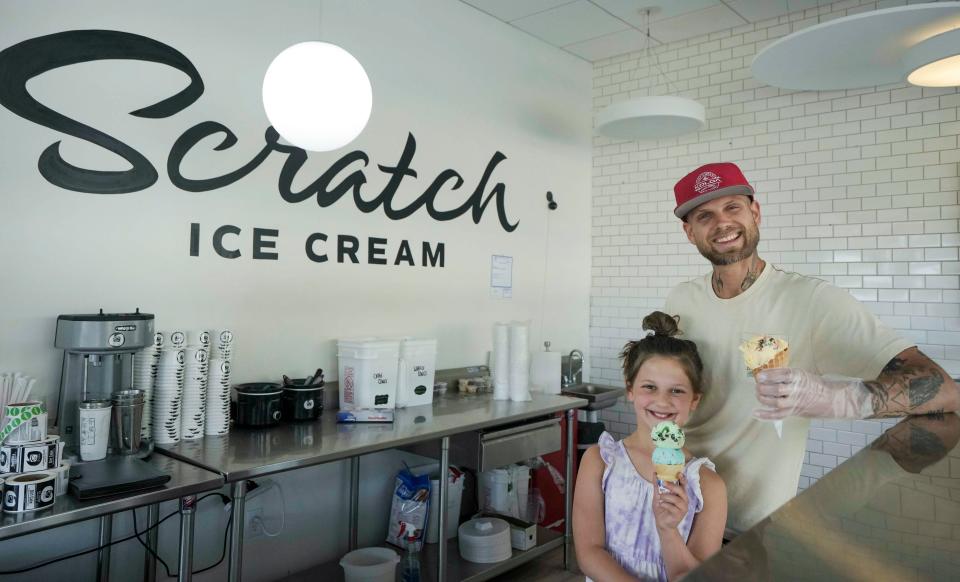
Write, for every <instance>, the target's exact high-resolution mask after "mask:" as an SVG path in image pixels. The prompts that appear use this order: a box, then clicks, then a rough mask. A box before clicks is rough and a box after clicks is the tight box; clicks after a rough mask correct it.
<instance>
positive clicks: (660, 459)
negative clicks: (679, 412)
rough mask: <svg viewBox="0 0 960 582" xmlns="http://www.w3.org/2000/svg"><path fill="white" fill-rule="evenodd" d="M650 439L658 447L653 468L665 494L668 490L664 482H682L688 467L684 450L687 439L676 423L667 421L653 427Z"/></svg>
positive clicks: (654, 451)
mask: <svg viewBox="0 0 960 582" xmlns="http://www.w3.org/2000/svg"><path fill="white" fill-rule="evenodd" d="M650 438H651V439H653V444H654V446H655V447H656V448H654V449H653V466H654V470H655V471H656V473H657V486H658V487H659V488H660V491H661V492H665V491H667V489H666V488H665V487H663V486H662V485H661V483H662V482H670V483H679V482H680V474H681V473H683V468H684V466H685V465H686V459H685V458H684V455H683V450H682V449H683V443H684V441H685V440H686V437H684V435H683V429H681V428H680V427H679V426H677V424H676V423H675V422H673V421H671V420H665V421H663V422H661V423H659V424H658V425H657V426H655V427H653V430H652V431H650Z"/></svg>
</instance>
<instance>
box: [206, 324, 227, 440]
mask: <svg viewBox="0 0 960 582" xmlns="http://www.w3.org/2000/svg"><path fill="white" fill-rule="evenodd" d="M234 339H235V338H234V334H233V332H232V331H230V330H229V329H218V330H215V331H211V332H209V340H210V378H209V382H208V383H207V418H206V427H205V428H204V432H205V434H208V435H211V436H213V435H223V434H227V433H228V432H230V365H231V364H230V362H231V358H232V357H233V344H234Z"/></svg>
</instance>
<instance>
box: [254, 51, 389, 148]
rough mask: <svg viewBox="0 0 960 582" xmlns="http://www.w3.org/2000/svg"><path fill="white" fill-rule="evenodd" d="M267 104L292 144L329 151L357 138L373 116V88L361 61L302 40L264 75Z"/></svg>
mask: <svg viewBox="0 0 960 582" xmlns="http://www.w3.org/2000/svg"><path fill="white" fill-rule="evenodd" d="M263 108H264V111H265V112H266V114H267V118H268V119H269V120H270V123H271V125H273V128H274V129H276V130H277V132H279V133H280V135H281V136H282V137H283V138H284V139H285V140H287V141H288V142H290V143H291V144H293V145H295V146H297V147H299V148H302V149H305V150H310V151H316V152H325V151H330V150H335V149H338V148H341V147H343V146H345V145H347V144H348V143H350V142H351V141H353V140H354V139H355V138H356V137H357V136H358V135H360V132H361V131H363V128H364V127H366V125H367V121H368V120H369V119H370V111H371V109H372V108H373V89H372V88H371V86H370V79H369V78H368V77H367V73H366V71H364V69H363V65H361V64H360V62H359V61H358V60H357V59H356V58H354V56H353V55H351V54H350V53H349V52H347V51H346V50H344V49H342V48H340V47H339V46H337V45H335V44H330V43H326V42H301V43H299V44H295V45H293V46H291V47H289V48H287V49H285V50H284V51H283V52H281V53H280V54H279V55H277V56H276V58H274V59H273V62H271V63H270V66H269V67H268V68H267V73H266V75H264V77H263Z"/></svg>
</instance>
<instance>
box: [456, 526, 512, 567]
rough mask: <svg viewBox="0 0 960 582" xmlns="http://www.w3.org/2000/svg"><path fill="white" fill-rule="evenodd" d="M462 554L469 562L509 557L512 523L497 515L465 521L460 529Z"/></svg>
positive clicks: (483, 562)
mask: <svg viewBox="0 0 960 582" xmlns="http://www.w3.org/2000/svg"><path fill="white" fill-rule="evenodd" d="M458 535H459V539H460V556H461V557H462V558H463V559H464V560H467V561H468V562H477V563H480V564H492V563H494V562H502V561H503V560H506V559H508V558H509V557H510V556H511V555H512V554H513V550H512V549H511V548H510V525H509V524H508V523H507V522H505V521H503V520H502V519H497V518H495V517H481V518H476V519H471V520H470V521H467V522H464V523H463V524H462V525H461V526H460V529H459V530H458Z"/></svg>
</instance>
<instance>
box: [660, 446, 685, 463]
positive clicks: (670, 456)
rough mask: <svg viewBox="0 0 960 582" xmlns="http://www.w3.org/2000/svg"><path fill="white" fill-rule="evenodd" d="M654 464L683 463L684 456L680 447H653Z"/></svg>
mask: <svg viewBox="0 0 960 582" xmlns="http://www.w3.org/2000/svg"><path fill="white" fill-rule="evenodd" d="M653 464H654V465H683V464H684V456H683V451H681V450H680V449H667V448H664V447H657V448H655V449H653Z"/></svg>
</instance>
